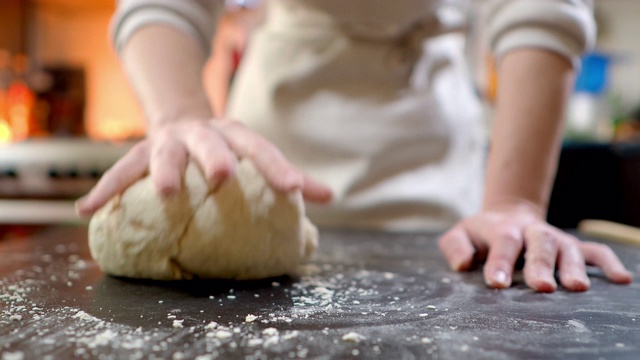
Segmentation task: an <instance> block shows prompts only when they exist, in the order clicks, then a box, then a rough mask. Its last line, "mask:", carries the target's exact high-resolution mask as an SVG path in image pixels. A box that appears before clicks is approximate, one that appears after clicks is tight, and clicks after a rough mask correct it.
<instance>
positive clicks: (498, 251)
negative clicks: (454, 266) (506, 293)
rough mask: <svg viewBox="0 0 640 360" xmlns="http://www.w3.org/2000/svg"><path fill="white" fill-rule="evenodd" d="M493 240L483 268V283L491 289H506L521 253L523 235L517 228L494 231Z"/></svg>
mask: <svg viewBox="0 0 640 360" xmlns="http://www.w3.org/2000/svg"><path fill="white" fill-rule="evenodd" d="M493 238H494V239H495V240H494V241H493V242H492V244H491V249H489V255H488V256H487V262H486V264H485V266H484V281H485V283H486V284H487V285H488V286H489V287H492V288H498V289H504V288H508V287H509V286H511V278H512V274H513V268H514V266H515V264H516V261H517V260H518V257H519V256H520V253H521V252H522V245H523V235H522V233H521V232H520V230H519V229H517V228H506V229H499V230H497V231H494V234H493Z"/></svg>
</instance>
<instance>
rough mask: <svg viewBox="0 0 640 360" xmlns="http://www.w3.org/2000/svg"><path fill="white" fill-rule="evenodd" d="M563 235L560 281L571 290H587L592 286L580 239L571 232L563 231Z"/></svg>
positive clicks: (559, 259)
mask: <svg viewBox="0 0 640 360" xmlns="http://www.w3.org/2000/svg"><path fill="white" fill-rule="evenodd" d="M558 236H561V237H562V241H561V242H560V249H559V254H558V273H559V276H560V283H561V284H562V286H564V287H565V289H567V290H570V291H587V290H589V287H590V286H591V282H590V281H589V277H588V276H587V270H586V267H585V259H584V256H582V252H581V251H580V247H579V242H580V240H578V239H576V238H573V237H572V236H571V235H569V234H565V233H561V234H559V235H558Z"/></svg>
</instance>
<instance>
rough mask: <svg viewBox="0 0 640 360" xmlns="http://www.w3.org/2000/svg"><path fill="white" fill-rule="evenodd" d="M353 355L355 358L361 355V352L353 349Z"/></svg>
mask: <svg viewBox="0 0 640 360" xmlns="http://www.w3.org/2000/svg"><path fill="white" fill-rule="evenodd" d="M351 355H353V356H358V355H360V350H358V349H353V350H351Z"/></svg>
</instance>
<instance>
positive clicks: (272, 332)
mask: <svg viewBox="0 0 640 360" xmlns="http://www.w3.org/2000/svg"><path fill="white" fill-rule="evenodd" d="M262 335H264V336H277V335H278V329H276V328H272V327H270V328H266V329H264V330H262Z"/></svg>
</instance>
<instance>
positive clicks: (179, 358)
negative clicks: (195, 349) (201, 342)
mask: <svg viewBox="0 0 640 360" xmlns="http://www.w3.org/2000/svg"><path fill="white" fill-rule="evenodd" d="M171 358H172V359H173V360H183V359H184V358H185V356H184V353H183V352H181V351H176V352H174V353H173V356H172V357H171Z"/></svg>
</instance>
